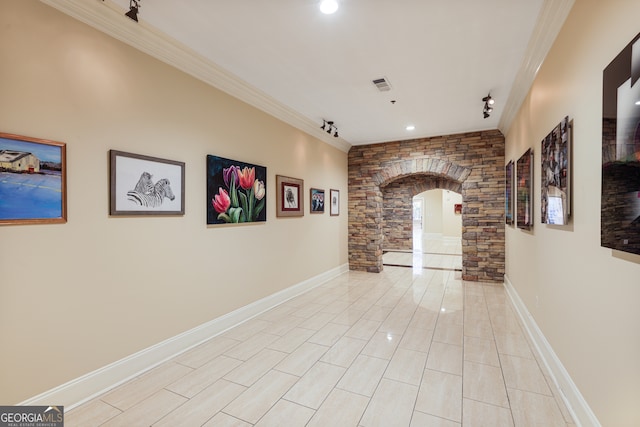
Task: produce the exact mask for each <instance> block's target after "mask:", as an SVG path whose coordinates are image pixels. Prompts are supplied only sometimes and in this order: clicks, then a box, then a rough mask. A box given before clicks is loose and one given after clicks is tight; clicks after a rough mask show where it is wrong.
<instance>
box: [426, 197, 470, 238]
mask: <svg viewBox="0 0 640 427" xmlns="http://www.w3.org/2000/svg"><path fill="white" fill-rule="evenodd" d="M415 197H420V198H421V199H422V200H423V217H422V222H423V227H422V230H423V232H424V233H440V234H442V235H443V236H446V237H461V236H462V216H461V215H455V214H454V213H453V205H454V204H455V203H462V195H461V194H458V193H454V192H453V191H449V190H441V189H437V190H428V191H424V192H422V193H420V194H418V195H417V196H415Z"/></svg>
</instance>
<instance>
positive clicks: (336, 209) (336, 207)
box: [329, 189, 340, 216]
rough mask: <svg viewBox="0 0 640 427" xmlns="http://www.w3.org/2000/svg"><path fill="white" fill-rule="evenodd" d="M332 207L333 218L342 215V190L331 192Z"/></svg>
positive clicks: (330, 212)
mask: <svg viewBox="0 0 640 427" xmlns="http://www.w3.org/2000/svg"><path fill="white" fill-rule="evenodd" d="M329 197H330V199H331V205H330V206H329V214H330V215H331V216H337V215H340V190H333V189H331V190H329Z"/></svg>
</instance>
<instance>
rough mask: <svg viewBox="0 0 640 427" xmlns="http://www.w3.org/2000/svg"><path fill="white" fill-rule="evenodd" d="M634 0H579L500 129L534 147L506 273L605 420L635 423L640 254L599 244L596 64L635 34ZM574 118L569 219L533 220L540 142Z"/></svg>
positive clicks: (513, 154)
mask: <svg viewBox="0 0 640 427" xmlns="http://www.w3.org/2000/svg"><path fill="white" fill-rule="evenodd" d="M638 16H640V2H638V1H635V0H633V1H631V0H611V1H602V0H577V1H576V2H575V5H574V7H573V9H572V11H571V14H570V15H569V17H568V18H567V21H566V22H565V25H564V27H563V29H562V31H561V32H560V34H559V36H558V38H557V40H556V42H555V44H554V46H553V48H552V50H551V51H550V53H549V55H548V56H547V58H546V60H545V61H544V63H543V65H542V67H541V68H540V70H539V72H538V75H537V77H536V80H535V83H534V85H533V87H532V89H531V92H530V94H529V96H528V97H527V98H526V100H525V102H524V104H523V106H522V108H521V109H520V111H519V113H518V116H517V118H516V120H515V121H514V124H513V125H512V126H511V128H510V129H509V131H508V132H507V134H506V137H507V145H506V156H505V158H506V160H507V161H508V160H510V159H511V160H515V159H517V158H518V157H519V156H520V155H522V154H523V153H524V151H525V150H526V149H527V148H529V147H533V149H534V153H535V162H534V170H535V178H534V201H535V207H534V212H535V226H534V228H533V230H532V231H531V232H524V231H521V230H519V229H517V228H514V227H507V231H506V245H507V264H506V275H507V278H508V279H509V281H510V282H511V283H512V284H513V286H514V287H515V289H516V290H517V292H518V294H519V295H520V297H521V298H522V300H523V301H524V303H525V304H526V306H527V308H528V310H529V311H530V313H531V314H532V315H533V318H534V319H535V321H536V323H537V324H538V326H539V327H540V329H541V330H542V332H543V333H544V335H545V337H546V338H547V340H548V341H549V343H550V344H551V346H552V347H553V350H554V351H555V353H556V354H557V356H558V357H559V359H560V360H561V362H562V364H563V365H564V367H565V368H566V369H567V371H568V373H569V374H570V376H571V377H572V379H573V381H574V382H575V384H576V385H577V387H578V389H579V390H580V392H581V393H582V395H583V397H584V398H585V399H586V401H587V403H588V404H589V406H590V407H591V409H592V410H593V412H594V413H595V415H596V416H597V417H598V419H599V421H600V423H601V424H602V425H603V426H616V427H623V426H638V425H640V407H639V406H638V402H640V363H639V361H640V309H639V308H638V307H639V303H640V256H632V255H625V254H623V253H620V252H615V251H612V250H610V249H605V248H602V247H600V189H601V182H600V179H601V178H600V177H601V174H600V168H601V131H602V71H603V69H604V68H605V67H606V66H607V65H608V64H609V63H610V62H611V60H613V58H614V57H615V56H616V55H617V54H618V53H619V52H620V51H621V50H622V49H623V48H624V47H625V46H626V45H627V43H629V42H630V41H631V39H632V38H633V37H634V36H635V35H636V34H638V32H640V24H639V21H638ZM566 115H568V116H569V118H570V119H573V120H574V138H573V140H574V146H573V191H574V192H573V219H572V221H571V223H570V224H569V225H568V226H563V227H560V226H545V225H542V224H540V204H539V200H540V199H539V197H540V179H541V178H540V170H539V169H540V141H541V140H542V138H543V137H544V136H545V135H546V134H547V133H548V132H550V131H551V129H553V127H554V126H555V125H556V124H558V123H559V122H560V120H561V119H562V118H563V117H564V116H566Z"/></svg>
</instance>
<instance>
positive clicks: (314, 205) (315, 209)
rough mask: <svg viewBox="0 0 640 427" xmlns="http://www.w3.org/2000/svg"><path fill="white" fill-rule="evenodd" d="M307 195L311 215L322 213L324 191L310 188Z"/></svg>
mask: <svg viewBox="0 0 640 427" xmlns="http://www.w3.org/2000/svg"><path fill="white" fill-rule="evenodd" d="M309 193H310V194H309V201H310V204H309V206H310V209H311V213H324V190H320V189H318V188H312V189H311V190H310V191H309Z"/></svg>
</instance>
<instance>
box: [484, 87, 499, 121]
mask: <svg viewBox="0 0 640 427" xmlns="http://www.w3.org/2000/svg"><path fill="white" fill-rule="evenodd" d="M482 102H484V108H483V109H482V115H483V116H484V118H485V119H486V118H488V117H489V116H490V115H491V114H490V113H491V112H492V111H493V107H492V105H493V104H495V102H496V101H495V100H494V99H493V98H491V93H489V94H487V96H485V97H484V98H482Z"/></svg>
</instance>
